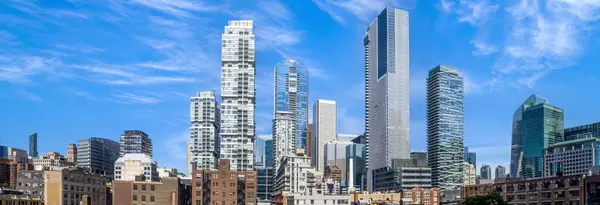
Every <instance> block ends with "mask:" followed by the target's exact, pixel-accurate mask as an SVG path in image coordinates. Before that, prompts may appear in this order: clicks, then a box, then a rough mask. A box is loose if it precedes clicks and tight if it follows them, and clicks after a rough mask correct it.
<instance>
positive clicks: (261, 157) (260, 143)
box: [254, 134, 272, 167]
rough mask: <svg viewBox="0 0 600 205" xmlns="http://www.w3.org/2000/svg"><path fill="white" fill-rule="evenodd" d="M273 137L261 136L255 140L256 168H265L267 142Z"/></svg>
mask: <svg viewBox="0 0 600 205" xmlns="http://www.w3.org/2000/svg"><path fill="white" fill-rule="evenodd" d="M270 138H272V136H271V135H266V134H259V135H257V137H256V138H254V166H263V167H264V166H265V160H266V159H265V141H266V139H270Z"/></svg>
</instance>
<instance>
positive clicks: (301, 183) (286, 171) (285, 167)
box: [273, 156, 315, 195]
mask: <svg viewBox="0 0 600 205" xmlns="http://www.w3.org/2000/svg"><path fill="white" fill-rule="evenodd" d="M281 162H282V163H281V166H280V167H279V170H277V171H276V172H275V183H274V184H273V195H290V194H303V193H306V192H307V190H308V189H310V188H312V187H314V186H315V185H314V183H315V181H314V179H310V178H309V175H310V174H309V173H310V172H314V168H312V167H311V166H310V164H309V163H310V159H309V158H308V157H306V156H286V157H283V159H282V161H281Z"/></svg>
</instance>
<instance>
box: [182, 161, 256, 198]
mask: <svg viewBox="0 0 600 205" xmlns="http://www.w3.org/2000/svg"><path fill="white" fill-rule="evenodd" d="M229 161H230V160H228V159H219V166H218V167H219V170H197V169H194V171H193V173H192V176H191V177H192V188H191V189H192V192H191V193H192V204H198V205H214V204H226V205H227V204H234V205H253V204H256V203H257V200H256V193H257V192H256V188H257V180H256V171H235V170H232V169H231V167H230V165H231V164H230V162H229Z"/></svg>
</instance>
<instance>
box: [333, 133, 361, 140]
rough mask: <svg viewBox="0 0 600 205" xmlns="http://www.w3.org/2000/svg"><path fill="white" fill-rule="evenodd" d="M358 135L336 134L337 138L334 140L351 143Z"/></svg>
mask: <svg viewBox="0 0 600 205" xmlns="http://www.w3.org/2000/svg"><path fill="white" fill-rule="evenodd" d="M358 136H359V135H355V134H339V133H338V134H337V138H336V139H335V140H337V141H342V142H352V140H353V139H356V138H357V137H358Z"/></svg>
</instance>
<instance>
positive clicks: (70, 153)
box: [67, 144, 77, 164]
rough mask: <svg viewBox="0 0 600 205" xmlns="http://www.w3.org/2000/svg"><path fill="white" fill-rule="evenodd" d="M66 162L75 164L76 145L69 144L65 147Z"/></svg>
mask: <svg viewBox="0 0 600 205" xmlns="http://www.w3.org/2000/svg"><path fill="white" fill-rule="evenodd" d="M67 161H68V162H71V163H73V164H77V145H76V144H69V145H68V146H67Z"/></svg>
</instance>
